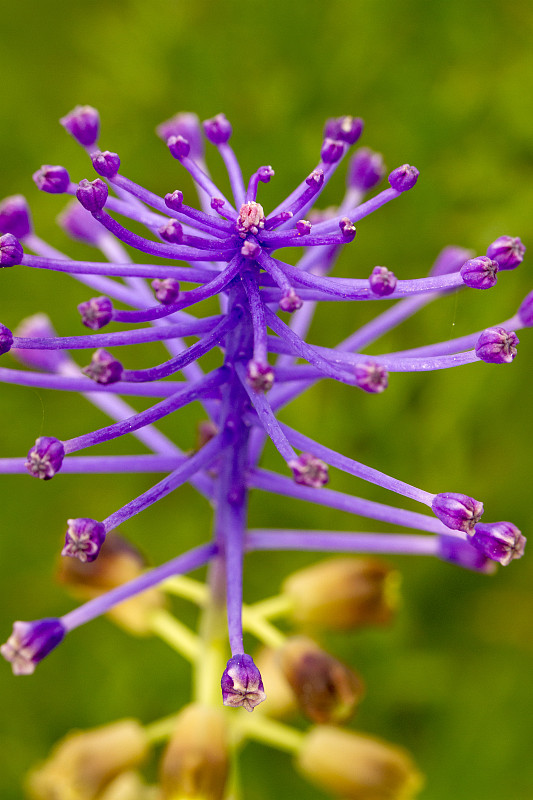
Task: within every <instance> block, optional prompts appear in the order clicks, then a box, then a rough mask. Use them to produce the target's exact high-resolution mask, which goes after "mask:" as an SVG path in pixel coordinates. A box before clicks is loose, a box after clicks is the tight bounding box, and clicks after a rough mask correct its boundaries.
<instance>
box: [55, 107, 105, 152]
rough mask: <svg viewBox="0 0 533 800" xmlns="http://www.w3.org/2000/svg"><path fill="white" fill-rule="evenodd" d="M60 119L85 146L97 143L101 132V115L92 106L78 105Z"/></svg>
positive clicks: (66, 128)
mask: <svg viewBox="0 0 533 800" xmlns="http://www.w3.org/2000/svg"><path fill="white" fill-rule="evenodd" d="M59 121H60V123H61V125H62V126H63V127H64V128H65V130H66V131H68V133H70V135H71V136H73V137H74V138H75V139H76V141H77V142H79V143H80V144H81V145H83V146H84V147H92V146H93V144H95V143H96V141H97V139H98V134H99V132H100V116H99V114H98V111H97V110H96V109H95V108H93V107H92V106H76V108H75V109H73V110H72V111H70V112H69V113H68V114H67V115H66V116H65V117H62V118H61V119H60V120H59Z"/></svg>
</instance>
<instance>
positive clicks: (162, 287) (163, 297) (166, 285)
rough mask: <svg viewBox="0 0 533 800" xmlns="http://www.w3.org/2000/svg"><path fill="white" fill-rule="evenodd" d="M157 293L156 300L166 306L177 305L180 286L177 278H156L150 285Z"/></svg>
mask: <svg viewBox="0 0 533 800" xmlns="http://www.w3.org/2000/svg"><path fill="white" fill-rule="evenodd" d="M150 286H151V287H152V289H153V290H154V292H155V298H156V300H158V302H160V303H162V304H163V305H164V306H169V305H171V304H172V303H175V302H176V300H177V299H178V297H179V293H180V284H179V281H177V280H176V278H154V280H153V281H152V283H151V284H150Z"/></svg>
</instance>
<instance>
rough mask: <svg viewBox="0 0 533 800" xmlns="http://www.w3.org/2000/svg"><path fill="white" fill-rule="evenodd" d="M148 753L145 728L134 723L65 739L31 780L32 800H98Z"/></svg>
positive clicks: (77, 734)
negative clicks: (113, 782)
mask: <svg viewBox="0 0 533 800" xmlns="http://www.w3.org/2000/svg"><path fill="white" fill-rule="evenodd" d="M147 753H148V741H147V738H146V734H145V732H144V729H143V728H142V726H141V725H140V724H139V723H138V722H136V721H135V720H133V719H125V720H121V721H120V722H114V723H113V724H111V725H106V726H104V727H102V728H94V729H92V730H89V731H75V732H73V733H69V734H68V736H66V737H65V738H64V739H62V740H61V741H60V742H59V743H58V744H57V745H56V747H55V748H54V750H53V751H52V754H51V757H50V759H49V760H48V761H45V762H44V764H43V765H42V766H41V767H39V768H37V769H36V770H34V771H33V772H31V773H30V775H29V776H28V791H29V794H30V797H32V798H33V800H96V798H97V797H98V796H99V792H100V791H102V790H103V789H104V788H105V787H106V786H107V785H108V784H109V783H110V781H111V780H112V779H113V778H115V777H116V776H117V775H118V774H120V773H121V772H124V771H125V770H128V769H131V767H134V766H136V765H137V764H140V763H141V762H142V761H143V760H144V759H145V757H146V755H147Z"/></svg>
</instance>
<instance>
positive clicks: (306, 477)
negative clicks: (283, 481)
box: [289, 453, 329, 489]
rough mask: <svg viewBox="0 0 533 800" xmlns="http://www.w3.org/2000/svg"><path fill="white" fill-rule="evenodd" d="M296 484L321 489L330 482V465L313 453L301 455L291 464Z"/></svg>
mask: <svg viewBox="0 0 533 800" xmlns="http://www.w3.org/2000/svg"><path fill="white" fill-rule="evenodd" d="M289 467H290V468H291V469H292V474H293V477H294V481H295V483H299V484H301V485H302V486H310V487H311V488H313V489H320V488H321V487H322V486H325V485H326V483H327V482H328V481H329V473H328V465H327V464H325V463H324V462H323V461H322V460H321V459H320V458H317V457H316V456H313V455H312V454H311V453H301V454H300V455H299V456H298V458H296V459H293V460H292V461H290V462H289Z"/></svg>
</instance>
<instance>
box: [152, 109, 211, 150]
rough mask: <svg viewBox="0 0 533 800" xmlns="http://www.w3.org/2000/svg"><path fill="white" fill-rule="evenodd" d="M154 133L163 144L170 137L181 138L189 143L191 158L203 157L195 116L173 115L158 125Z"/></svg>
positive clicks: (201, 140)
mask: <svg viewBox="0 0 533 800" xmlns="http://www.w3.org/2000/svg"><path fill="white" fill-rule="evenodd" d="M156 133H157V135H158V136H159V137H160V138H161V139H163V141H164V142H167V141H168V140H169V139H170V137H171V136H183V138H184V139H186V140H187V141H188V142H189V145H190V148H191V149H190V156H191V158H194V159H198V158H202V157H203V154H204V143H203V139H202V129H201V127H200V120H199V119H198V117H197V115H196V114H193V113H191V112H186V111H184V112H181V113H179V114H175V115H174V116H173V117H171V118H170V119H167V120H166V121H165V122H162V123H161V124H160V125H158V126H157V128H156Z"/></svg>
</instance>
